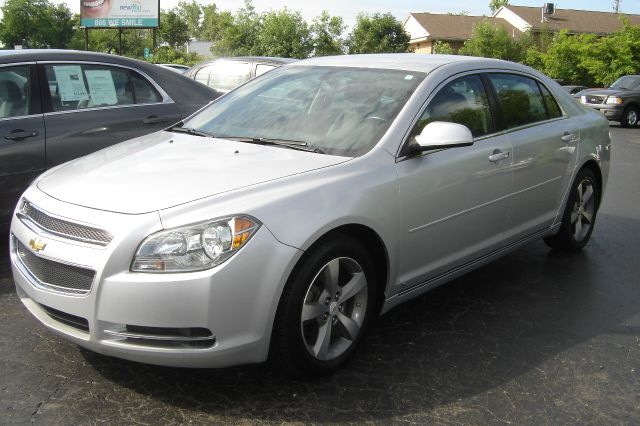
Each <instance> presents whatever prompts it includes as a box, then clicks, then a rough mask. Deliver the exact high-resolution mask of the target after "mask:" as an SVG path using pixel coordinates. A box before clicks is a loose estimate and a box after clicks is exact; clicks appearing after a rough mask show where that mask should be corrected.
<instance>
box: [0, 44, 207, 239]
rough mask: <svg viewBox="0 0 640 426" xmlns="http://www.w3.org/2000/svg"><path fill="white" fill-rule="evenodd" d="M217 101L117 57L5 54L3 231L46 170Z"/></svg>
mask: <svg viewBox="0 0 640 426" xmlns="http://www.w3.org/2000/svg"><path fill="white" fill-rule="evenodd" d="M218 96H219V93H218V92H216V91H215V90H213V89H210V88H209V87H206V86H204V85H202V84H200V83H197V82H194V81H193V80H190V79H187V78H184V77H182V76H180V75H178V74H176V73H175V72H173V71H169V70H168V69H166V68H162V67H157V66H155V65H153V64H149V63H146V62H142V61H137V60H134V59H129V58H124V57H120V56H114V55H106V54H100V53H90V52H77V51H68V50H3V51H0V230H5V231H6V225H7V224H8V222H9V220H10V218H11V213H12V211H13V209H14V208H15V206H16V203H17V201H18V197H19V195H20V194H21V193H22V192H23V191H24V190H25V188H26V187H27V186H28V185H29V183H30V182H31V181H32V180H33V179H34V178H35V177H36V176H37V175H38V174H40V173H42V172H43V171H44V170H46V169H48V168H50V167H53V166H56V165H58V164H61V163H64V162H65V161H69V160H71V159H74V158H77V157H80V156H83V155H86V154H89V153H91V152H94V151H97V150H99V149H102V148H104V147H107V146H109V145H113V144H115V143H118V142H121V141H123V140H126V139H131V138H134V137H137V136H141V135H144V134H147V133H151V132H155V131H157V130H159V129H162V128H164V127H167V126H169V125H171V124H173V123H175V122H177V121H180V120H182V119H183V118H185V117H188V116H189V115H191V114H192V113H193V112H195V111H197V110H198V109H200V108H202V107H203V106H204V105H206V104H207V103H209V102H210V101H212V100H213V99H215V98H217V97H218Z"/></svg>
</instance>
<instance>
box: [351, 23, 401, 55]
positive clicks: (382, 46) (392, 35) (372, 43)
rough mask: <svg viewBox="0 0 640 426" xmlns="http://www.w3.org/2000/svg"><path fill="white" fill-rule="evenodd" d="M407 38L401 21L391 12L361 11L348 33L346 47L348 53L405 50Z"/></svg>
mask: <svg viewBox="0 0 640 426" xmlns="http://www.w3.org/2000/svg"><path fill="white" fill-rule="evenodd" d="M409 40H410V38H409V34H407V32H406V31H405V30H404V28H402V23H400V22H398V21H397V20H396V18H395V17H394V16H393V15H392V14H390V13H385V14H380V13H375V14H373V15H366V14H364V13H361V14H359V15H358V17H357V19H356V25H355V26H354V28H353V31H352V32H351V34H350V35H349V38H348V40H347V47H348V50H349V53H350V54H354V53H399V52H406V51H407V49H408V47H409Z"/></svg>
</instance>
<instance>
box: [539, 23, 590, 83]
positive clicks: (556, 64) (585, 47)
mask: <svg viewBox="0 0 640 426" xmlns="http://www.w3.org/2000/svg"><path fill="white" fill-rule="evenodd" d="M597 39H598V38H597V36H596V35H595V34H578V35H570V34H569V33H567V31H560V32H559V33H558V34H557V36H556V37H555V38H554V40H553V42H552V43H551V45H550V46H549V48H548V49H547V51H546V52H545V53H543V54H542V62H543V67H544V68H543V71H544V72H545V73H546V74H547V75H548V76H549V77H552V78H555V79H558V80H561V81H562V82H563V83H564V84H572V83H581V84H585V85H586V86H592V85H593V84H594V78H593V76H592V75H591V74H590V73H589V71H588V69H587V68H586V67H585V63H584V60H585V58H586V57H587V55H589V51H590V50H591V49H592V48H593V45H594V43H595V42H596V41H597Z"/></svg>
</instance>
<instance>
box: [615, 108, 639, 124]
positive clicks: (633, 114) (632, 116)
mask: <svg viewBox="0 0 640 426" xmlns="http://www.w3.org/2000/svg"><path fill="white" fill-rule="evenodd" d="M639 118H640V115H639V113H638V108H636V107H635V106H630V107H627V109H625V110H624V112H623V113H622V119H621V121H620V124H622V127H636V126H637V125H638V119H639Z"/></svg>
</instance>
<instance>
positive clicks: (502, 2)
mask: <svg viewBox="0 0 640 426" xmlns="http://www.w3.org/2000/svg"><path fill="white" fill-rule="evenodd" d="M508 5H509V0H491V1H490V2H489V9H491V11H492V12H494V13H495V12H496V10H498V9H500V8H501V7H502V6H508Z"/></svg>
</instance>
